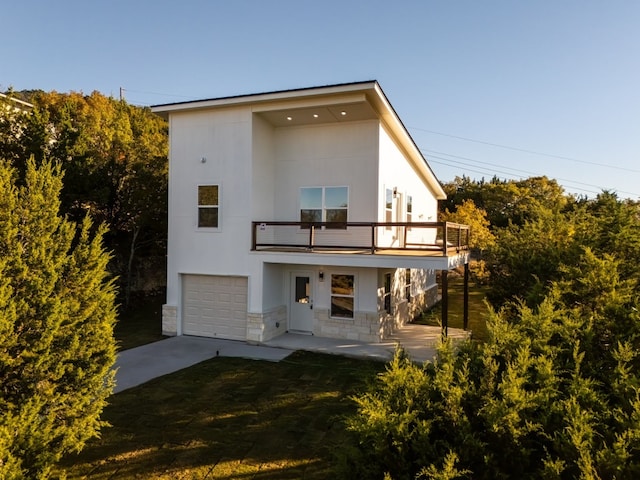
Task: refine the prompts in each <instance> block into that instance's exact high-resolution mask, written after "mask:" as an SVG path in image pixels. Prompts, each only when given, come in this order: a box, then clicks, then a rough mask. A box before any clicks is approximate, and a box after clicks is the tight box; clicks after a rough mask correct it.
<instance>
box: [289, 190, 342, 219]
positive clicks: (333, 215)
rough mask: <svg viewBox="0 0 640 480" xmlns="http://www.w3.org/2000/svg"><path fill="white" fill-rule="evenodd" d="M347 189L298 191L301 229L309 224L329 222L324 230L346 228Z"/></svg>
mask: <svg viewBox="0 0 640 480" xmlns="http://www.w3.org/2000/svg"><path fill="white" fill-rule="evenodd" d="M348 210H349V188H348V187H304V188H301V189H300V221H301V222H302V223H303V225H302V228H309V224H310V223H319V222H329V223H332V225H327V226H326V228H341V229H345V228H347V226H346V223H347V212H348Z"/></svg>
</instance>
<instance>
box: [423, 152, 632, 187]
mask: <svg viewBox="0 0 640 480" xmlns="http://www.w3.org/2000/svg"><path fill="white" fill-rule="evenodd" d="M421 151H422V152H432V153H435V154H439V155H446V156H448V157H453V158H459V159H462V160H468V161H470V162H474V163H480V164H483V165H488V166H491V167H498V168H504V169H507V170H513V171H514V172H520V173H525V174H527V175H534V176H536V177H540V176H542V174H540V173H537V172H531V171H529V170H522V169H519V168H512V167H506V166H504V165H499V164H495V163H490V162H483V161H481V160H476V159H473V158H469V157H462V156H459V155H453V154H450V153H445V152H438V151H435V150H429V149H421ZM429 158H440V160H445V161H449V162H454V163H457V164H460V165H465V166H472V167H475V166H476V165H473V164H468V163H464V162H457V161H455V160H451V159H448V158H442V157H438V156H435V157H434V155H429ZM448 166H450V167H453V165H448ZM476 173H477V172H476ZM499 173H505V172H499ZM510 175H514V174H510ZM554 178H555V179H556V180H560V181H562V182H563V183H569V184H575V185H583V186H586V187H593V188H597V189H598V190H599V191H598V192H592V193H599V192H601V191H603V190H608V189H607V188H605V187H602V186H601V185H595V184H592V183H584V182H580V181H577V180H570V179H568V178H561V177H554ZM572 188H575V189H577V190H583V191H585V192H591V190H587V189H583V188H579V187H572ZM616 191H617V192H618V193H624V194H627V195H634V196H638V197H640V194H637V193H635V192H626V191H624V190H616Z"/></svg>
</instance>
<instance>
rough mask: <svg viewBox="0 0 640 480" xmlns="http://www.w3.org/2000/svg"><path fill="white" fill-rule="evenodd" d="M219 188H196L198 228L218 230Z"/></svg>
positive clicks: (202, 186)
mask: <svg viewBox="0 0 640 480" xmlns="http://www.w3.org/2000/svg"><path fill="white" fill-rule="evenodd" d="M219 208H220V186H219V185H199V186H198V227H200V228H218V226H219V221H220V216H219V211H218V210H219Z"/></svg>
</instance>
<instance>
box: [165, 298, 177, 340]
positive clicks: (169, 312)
mask: <svg viewBox="0 0 640 480" xmlns="http://www.w3.org/2000/svg"><path fill="white" fill-rule="evenodd" d="M177 334H178V307H176V306H175V305H166V304H165V305H162V335H167V336H169V337H175V336H176V335H177Z"/></svg>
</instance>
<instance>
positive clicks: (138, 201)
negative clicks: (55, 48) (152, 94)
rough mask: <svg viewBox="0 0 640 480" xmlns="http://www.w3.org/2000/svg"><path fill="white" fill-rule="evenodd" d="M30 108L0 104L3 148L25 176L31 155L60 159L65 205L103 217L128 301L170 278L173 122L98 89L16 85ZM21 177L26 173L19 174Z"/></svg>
mask: <svg viewBox="0 0 640 480" xmlns="http://www.w3.org/2000/svg"><path fill="white" fill-rule="evenodd" d="M13 95H16V96H19V97H20V98H21V99H22V100H25V101H28V102H30V103H31V104H33V109H31V110H18V109H15V108H11V106H10V105H9V104H7V102H6V101H5V104H6V105H8V106H7V107H6V108H0V154H1V155H2V157H3V158H4V159H5V160H7V161H9V162H10V163H11V164H12V165H13V166H14V168H16V171H17V174H18V178H19V179H23V178H24V174H25V171H26V165H27V161H28V159H29V158H31V157H33V158H34V159H35V161H36V163H41V162H43V161H44V160H48V161H52V162H55V163H57V164H58V165H60V167H61V169H62V171H63V172H64V181H63V185H62V191H61V193H60V202H61V203H60V211H61V214H62V215H65V216H67V217H68V218H69V219H70V220H71V221H75V222H78V221H80V220H81V219H82V218H84V217H85V216H86V215H87V214H88V215H90V216H91V217H92V218H93V219H94V221H95V222H96V223H97V224H99V223H104V224H105V225H106V226H107V227H108V229H107V231H106V232H105V235H104V242H105V246H106V248H107V249H108V250H110V251H111V252H112V255H113V258H112V260H111V262H110V264H109V269H110V271H111V272H112V273H113V274H114V275H115V276H116V277H118V281H117V282H118V285H119V287H120V292H121V299H120V300H121V302H122V303H123V304H127V303H128V302H129V297H130V294H131V292H132V291H136V290H143V291H144V290H147V291H148V290H151V289H153V288H158V287H162V286H163V285H164V280H165V279H164V271H165V270H164V269H165V255H166V227H167V173H168V160H167V155H168V126H167V124H166V122H165V121H164V120H163V119H161V118H160V117H158V116H157V115H154V114H153V113H151V111H150V109H148V108H142V107H138V106H134V105H130V104H128V103H126V102H125V101H124V100H117V99H115V98H112V97H107V96H104V95H102V94H101V93H99V92H93V93H91V94H90V95H84V94H82V93H78V92H71V93H57V92H43V91H28V92H20V93H14V94H13ZM20 181H22V180H20Z"/></svg>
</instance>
